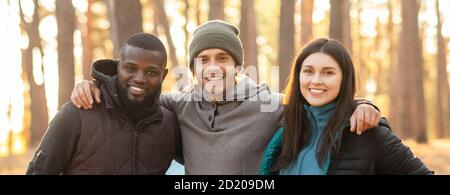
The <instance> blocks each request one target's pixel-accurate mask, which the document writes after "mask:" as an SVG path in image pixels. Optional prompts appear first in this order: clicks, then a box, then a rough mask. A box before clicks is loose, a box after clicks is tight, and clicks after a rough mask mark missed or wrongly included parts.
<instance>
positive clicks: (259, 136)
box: [160, 78, 283, 175]
mask: <svg viewBox="0 0 450 195" xmlns="http://www.w3.org/2000/svg"><path fill="white" fill-rule="evenodd" d="M227 93H228V96H229V97H232V98H233V99H232V100H231V101H226V102H223V103H212V102H208V101H206V100H204V98H202V90H201V88H200V86H195V87H194V90H193V91H192V92H191V93H175V94H165V95H162V96H161V99H160V100H161V103H162V105H163V106H165V107H167V108H168V109H170V110H172V111H173V112H174V113H176V115H177V117H178V122H179V127H180V131H181V138H182V142H183V143H182V145H183V156H184V166H185V172H186V174H194V175H203V174H205V175H206V174H208V175H241V174H245V175H254V174H258V168H259V164H260V161H261V160H262V156H263V153H264V150H265V148H266V147H267V145H268V143H269V141H270V138H271V137H272V135H273V134H274V132H275V131H276V130H277V129H278V128H279V127H280V126H281V124H280V123H281V122H280V121H281V118H282V114H283V106H282V105H281V97H282V95H281V94H278V93H273V92H271V91H270V90H269V88H268V86H267V85H265V84H264V85H257V84H256V83H255V82H254V81H252V80H251V79H249V78H244V79H243V80H241V81H240V82H238V83H237V84H236V87H235V90H232V91H228V92H227Z"/></svg>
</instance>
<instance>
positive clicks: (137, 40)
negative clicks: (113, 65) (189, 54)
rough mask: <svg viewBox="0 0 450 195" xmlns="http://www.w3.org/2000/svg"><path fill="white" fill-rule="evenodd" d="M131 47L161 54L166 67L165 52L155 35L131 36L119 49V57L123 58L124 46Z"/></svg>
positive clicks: (141, 34)
mask: <svg viewBox="0 0 450 195" xmlns="http://www.w3.org/2000/svg"><path fill="white" fill-rule="evenodd" d="M127 45H128V46H133V47H138V48H142V49H145V50H149V51H157V52H160V53H162V54H163V57H164V64H163V65H164V66H166V63H167V52H166V48H165V47H164V44H163V43H162V42H161V40H160V39H159V38H158V37H156V36H155V35H152V34H148V33H143V32H141V33H136V34H133V35H131V36H130V37H129V38H128V39H127V40H126V41H125V43H124V44H123V45H122V47H121V48H120V57H121V58H122V57H123V56H122V55H123V49H124V48H125V46H127Z"/></svg>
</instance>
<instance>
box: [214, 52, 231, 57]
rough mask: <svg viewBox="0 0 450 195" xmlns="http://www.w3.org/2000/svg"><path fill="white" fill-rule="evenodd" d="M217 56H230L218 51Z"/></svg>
mask: <svg viewBox="0 0 450 195" xmlns="http://www.w3.org/2000/svg"><path fill="white" fill-rule="evenodd" d="M217 56H227V57H228V56H230V54H227V53H224V52H222V53H218V54H217Z"/></svg>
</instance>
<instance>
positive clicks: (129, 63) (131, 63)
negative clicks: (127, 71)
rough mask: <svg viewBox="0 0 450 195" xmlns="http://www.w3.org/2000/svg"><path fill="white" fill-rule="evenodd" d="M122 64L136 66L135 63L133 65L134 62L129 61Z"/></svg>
mask: <svg viewBox="0 0 450 195" xmlns="http://www.w3.org/2000/svg"><path fill="white" fill-rule="evenodd" d="M124 64H128V65H133V66H137V63H135V62H130V61H126V62H125V63H124Z"/></svg>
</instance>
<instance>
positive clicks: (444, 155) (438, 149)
mask: <svg viewBox="0 0 450 195" xmlns="http://www.w3.org/2000/svg"><path fill="white" fill-rule="evenodd" d="M404 143H405V144H406V145H407V146H409V147H410V148H411V150H412V151H413V152H414V154H415V155H416V156H417V157H419V158H420V159H421V160H422V161H423V162H424V163H425V164H426V165H427V166H428V168H430V169H431V170H433V171H434V172H435V174H437V175H450V139H445V140H433V141H431V142H430V143H428V144H418V143H416V142H415V141H413V140H406V141H404ZM33 153H34V151H31V150H30V151H29V152H27V153H26V154H23V155H17V156H8V157H1V158H0V175H22V174H24V173H25V171H26V168H27V166H28V162H29V161H30V159H31V157H32V156H33Z"/></svg>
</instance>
